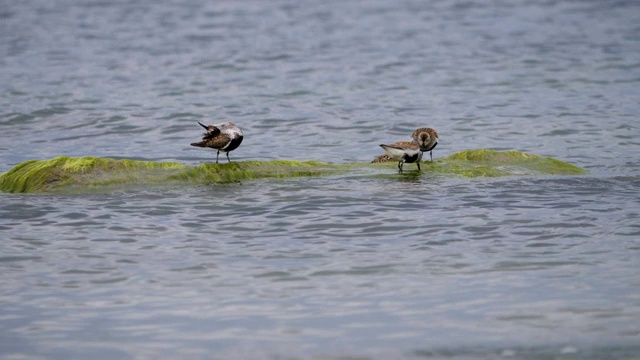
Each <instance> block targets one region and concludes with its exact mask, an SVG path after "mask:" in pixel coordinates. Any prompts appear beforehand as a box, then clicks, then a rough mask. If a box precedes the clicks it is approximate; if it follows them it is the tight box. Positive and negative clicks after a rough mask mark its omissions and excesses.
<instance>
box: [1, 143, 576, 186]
mask: <svg viewBox="0 0 640 360" xmlns="http://www.w3.org/2000/svg"><path fill="white" fill-rule="evenodd" d="M411 166H415V165H414V164H405V173H407V172H409V171H412V169H411V168H410V167H411ZM367 168H369V169H375V170H377V171H385V172H386V171H390V174H397V168H396V162H395V161H394V162H389V163H375V164H371V163H351V164H328V163H322V162H315V161H293V160H271V161H257V160H252V161H239V162H235V161H234V162H231V163H224V164H209V163H205V164H201V165H198V166H188V165H184V164H180V163H175V162H154V161H140V160H129V159H111V158H97V157H91V156H86V157H79V158H71V157H68V156H59V157H56V158H53V159H49V160H30V161H26V162H24V163H21V164H18V165H16V166H15V167H14V168H13V169H11V170H9V171H8V172H6V173H4V174H2V175H0V190H1V191H4V192H11V193H36V192H40V193H52V192H67V193H69V192H87V191H92V189H97V190H99V189H105V188H108V187H113V186H118V185H126V186H129V185H132V186H135V185H138V186H142V185H145V186H146V185H149V184H171V183H178V184H179V183H185V182H187V183H200V184H217V183H228V182H235V181H243V180H254V179H263V178H291V177H299V176H319V175H327V174H336V173H347V172H350V171H357V170H358V169H367ZM584 173H586V171H584V170H583V169H581V168H579V167H576V166H574V165H571V164H568V163H566V162H563V161H560V160H557V159H553V158H550V157H541V156H537V155H531V154H526V153H522V152H517V151H495V150H486V149H478V150H465V151H461V152H458V153H455V154H451V155H449V156H447V157H445V158H441V159H437V160H435V161H434V162H430V161H425V162H423V163H422V172H420V173H417V172H416V174H418V175H419V176H430V175H433V174H436V175H442V176H451V177H466V178H476V177H498V176H509V175H577V174H584Z"/></svg>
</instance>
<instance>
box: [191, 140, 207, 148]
mask: <svg viewBox="0 0 640 360" xmlns="http://www.w3.org/2000/svg"><path fill="white" fill-rule="evenodd" d="M191 146H197V147H205V145H204V141H200V142H197V143H191Z"/></svg>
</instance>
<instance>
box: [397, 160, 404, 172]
mask: <svg viewBox="0 0 640 360" xmlns="http://www.w3.org/2000/svg"><path fill="white" fill-rule="evenodd" d="M403 163H404V161H402V160H400V161H398V169H400V172H402V164H403Z"/></svg>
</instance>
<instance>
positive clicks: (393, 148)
mask: <svg viewBox="0 0 640 360" xmlns="http://www.w3.org/2000/svg"><path fill="white" fill-rule="evenodd" d="M380 147H381V148H383V149H384V151H385V152H386V153H387V155H389V157H391V158H392V159H394V160H398V169H400V172H402V165H404V163H410V164H411V163H416V165H418V171H419V170H420V161H422V151H421V150H420V146H419V145H418V144H416V143H412V142H408V141H400V142H397V143H393V144H391V145H385V144H381V145H380Z"/></svg>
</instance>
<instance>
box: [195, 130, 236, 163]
mask: <svg viewBox="0 0 640 360" xmlns="http://www.w3.org/2000/svg"><path fill="white" fill-rule="evenodd" d="M198 124H200V126H202V127H203V128H205V129H206V130H207V132H206V133H204V134H203V137H202V141H200V142H195V143H191V146H197V147H208V148H213V149H216V150H218V152H217V153H216V164H217V163H218V157H219V156H220V151H222V152H225V153H226V154H227V161H229V162H231V159H229V152H231V151H232V150H235V149H236V148H237V147H238V146H240V143H242V139H243V135H242V130H240V128H239V127H238V126H237V125H236V124H234V123H232V122H224V123H221V124H216V125H204V124H202V123H201V122H199V121H198Z"/></svg>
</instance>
